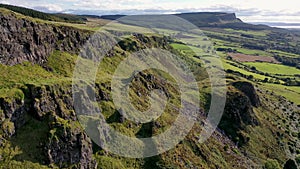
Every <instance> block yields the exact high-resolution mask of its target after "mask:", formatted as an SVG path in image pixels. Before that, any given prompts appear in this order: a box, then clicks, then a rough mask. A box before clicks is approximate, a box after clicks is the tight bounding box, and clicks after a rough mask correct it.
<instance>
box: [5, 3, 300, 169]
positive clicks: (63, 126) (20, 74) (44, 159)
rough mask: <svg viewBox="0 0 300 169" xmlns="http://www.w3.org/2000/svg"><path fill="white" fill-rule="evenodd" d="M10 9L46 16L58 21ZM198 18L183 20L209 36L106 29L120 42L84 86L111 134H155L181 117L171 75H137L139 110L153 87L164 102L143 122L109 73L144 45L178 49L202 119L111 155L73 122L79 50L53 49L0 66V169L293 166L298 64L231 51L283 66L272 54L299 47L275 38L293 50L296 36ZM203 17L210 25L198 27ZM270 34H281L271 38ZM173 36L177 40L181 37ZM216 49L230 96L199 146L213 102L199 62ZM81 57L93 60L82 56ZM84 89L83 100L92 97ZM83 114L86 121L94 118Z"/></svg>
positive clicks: (134, 87) (224, 18) (224, 17)
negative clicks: (124, 104)
mask: <svg viewBox="0 0 300 169" xmlns="http://www.w3.org/2000/svg"><path fill="white" fill-rule="evenodd" d="M10 8H11V10H14V11H15V12H19V13H22V14H24V15H28V16H31V17H38V18H41V19H45V20H53V18H51V17H53V16H55V17H58V15H52V14H51V15H50V14H45V15H44V14H43V13H35V12H34V11H31V10H28V9H23V8H18V7H10ZM31 13H32V14H31ZM199 15H201V14H197V13H195V14H186V15H181V16H183V17H188V18H187V19H189V20H190V21H192V22H195V24H198V26H202V28H203V29H204V33H205V34H206V35H207V36H208V37H206V36H199V35H196V34H193V33H183V32H180V31H176V30H170V31H169V30H166V29H157V30H156V33H158V32H160V31H162V32H163V33H164V36H161V35H156V33H151V34H148V35H140V34H138V31H143V30H144V29H143V28H140V27H135V26H133V25H127V26H126V27H125V28H124V29H122V24H121V23H118V24H114V25H110V27H108V28H106V29H111V30H110V32H112V33H115V34H118V35H120V37H121V36H122V37H125V38H123V39H122V40H121V41H120V42H119V43H118V44H117V45H116V46H115V47H114V49H113V50H112V51H110V52H108V53H107V55H108V56H106V57H104V58H103V61H102V62H101V64H100V65H99V70H98V72H97V74H96V77H95V78H96V79H95V83H96V84H95V88H94V89H90V88H88V91H94V92H95V93H96V100H95V103H94V104H95V105H99V107H100V109H101V113H102V114H103V116H104V118H105V120H106V121H107V123H108V124H109V126H110V127H112V128H113V129H115V130H116V131H118V132H121V133H122V134H124V135H127V136H132V137H137V138H141V137H150V136H153V135H157V134H160V133H162V132H164V131H166V130H167V129H168V128H169V127H170V126H171V125H172V123H173V122H174V120H175V119H176V117H177V115H178V113H179V112H178V108H179V107H180V105H179V103H180V100H181V98H180V91H179V89H178V86H177V85H176V84H174V82H175V80H174V79H173V78H172V77H171V76H170V75H168V74H167V73H166V72H163V71H158V70H152V69H150V70H144V71H142V72H139V73H137V74H135V75H134V78H133V80H132V83H131V85H130V86H129V87H130V91H129V96H130V101H131V103H132V104H133V105H134V106H135V107H136V108H137V109H139V110H141V111H144V110H146V109H147V108H148V107H149V106H150V103H149V94H150V93H151V91H153V90H157V89H158V90H161V91H163V93H164V95H165V96H166V98H167V99H168V102H167V106H166V109H165V110H164V113H163V114H162V116H161V117H159V118H158V119H156V120H155V121H154V122H149V123H146V124H140V123H136V122H133V121H131V120H128V119H126V118H125V117H124V116H123V115H122V110H117V109H116V107H115V105H114V103H113V101H112V96H111V90H112V89H111V80H112V74H113V73H114V72H115V71H116V69H117V67H118V65H119V64H120V63H121V62H122V61H123V60H124V59H125V58H126V57H128V55H130V54H131V53H132V52H135V51H138V50H140V49H144V48H146V47H149V48H152V47H155V48H162V49H165V50H168V51H170V52H172V53H174V54H176V55H178V59H182V60H184V61H185V62H186V63H187V66H188V67H189V68H190V69H191V71H192V72H193V73H194V75H195V77H196V80H197V84H198V86H199V88H200V91H199V93H200V96H199V97H200V99H201V105H200V107H201V111H200V112H198V114H199V117H197V118H199V119H197V120H198V121H199V123H196V124H195V125H194V127H193V128H192V130H191V131H190V133H189V134H188V135H187V136H186V138H185V139H184V140H182V141H180V143H179V144H178V145H177V146H176V147H174V148H173V149H171V150H170V151H167V152H165V153H163V154H160V155H157V156H154V157H150V158H145V159H135V158H125V157H120V156H118V155H115V154H112V153H110V152H108V151H106V150H103V149H102V148H101V147H99V146H98V145H96V143H94V142H92V140H90V138H89V136H87V135H86V134H85V132H84V131H83V128H82V127H83V126H81V125H80V124H79V123H78V117H77V116H76V112H75V111H74V105H73V99H72V88H71V85H72V76H73V71H74V66H75V63H76V60H77V59H78V56H77V54H78V51H77V52H76V51H75V52H74V51H60V50H58V49H56V50H54V51H52V52H51V54H50V55H48V56H45V61H44V62H37V63H30V62H22V63H21V64H16V65H13V66H9V65H4V64H1V65H0V74H1V78H0V123H1V129H0V146H1V148H0V155H1V156H0V167H2V168H93V167H95V166H97V167H98V168H224V169H227V168H238V169H243V168H245V169H247V168H266V169H277V168H282V167H286V168H288V167H291V166H292V167H295V165H297V164H298V165H299V163H300V162H299V154H300V152H299V149H300V147H299V129H300V126H299V119H300V117H299V106H300V100H299V98H300V97H299V96H300V90H299V87H298V86H296V84H297V82H299V76H296V75H297V74H299V71H298V69H296V68H295V65H289V66H290V67H289V66H285V65H281V64H280V63H277V64H271V63H264V62H262V63H257V62H253V63H252V62H250V63H247V62H239V61H237V60H234V59H233V58H232V57H229V54H228V53H242V54H248V55H259V56H260V57H264V56H265V57H274V58H275V59H277V60H278V61H279V62H285V61H283V60H280V59H278V58H277V56H278V54H280V55H282V54H288V53H293V52H294V51H295V52H294V54H293V56H292V57H291V58H294V59H295V60H297V58H298V55H297V50H298V49H286V48H283V47H284V46H285V45H286V44H285V45H282V44H281V43H282V41H281V40H284V41H283V42H286V43H290V46H291V47H290V48H296V45H295V44H296V43H298V42H297V41H289V40H290V39H291V38H290V37H287V36H284V35H288V34H289V32H287V31H286V30H277V29H272V28H269V27H266V26H254V25H249V24H245V23H243V22H241V21H240V20H238V19H237V18H235V16H234V15H233V14H224V13H203V16H202V19H201V18H200V19H199V18H198V16H199ZM179 16H180V15H179ZM44 17H45V18H44ZM59 18H60V17H59ZM26 19H32V18H26ZM97 19H98V18H94V20H93V21H90V23H88V24H82V25H80V27H81V28H80V29H85V30H89V31H95V29H96V28H98V27H99V26H100V25H101V24H103V22H102V20H101V21H97ZM197 19H199V20H200V21H198V20H197ZM54 20H55V18H54ZM32 21H33V22H34V23H35V21H34V20H32ZM57 21H61V20H57ZM208 21H209V22H210V25H209V26H210V28H205V27H203V26H205V24H203V23H205V22H208ZM71 22H72V21H71ZM100 22H101V23H100ZM220 22H222V24H220ZM36 24H38V23H36ZM64 24H65V23H64ZM68 24H70V23H68ZM91 25H92V26H91ZM54 26H55V25H54ZM72 27H77V28H78V24H70V27H68V28H69V29H71V30H72V29H73V28H72ZM76 30H77V29H76ZM154 32H155V31H154ZM168 32H169V34H167V33H168ZM275 33H280V35H281V36H274V34H275ZM167 36H168V37H167ZM294 36H298V35H297V34H295V35H294ZM176 37H177V38H182V39H183V41H182V42H179V41H178V40H177V39H176ZM76 38H78V39H80V38H85V37H80V36H78V37H76ZM172 38H174V39H172ZM282 38H283V39H282ZM279 39H280V40H279ZM295 39H296V38H295ZM210 41H211V42H212V43H210ZM58 43H61V44H63V43H64V41H63V40H61V41H59V42H58ZM65 43H68V41H67V42H65ZM245 44H250V46H249V45H248V46H247V45H245ZM70 46H72V44H71V45H70ZM214 47H215V48H216V49H217V50H218V51H217V52H215V51H214V50H213V48H214ZM275 50H276V51H277V52H276V55H275ZM196 53H197V54H196ZM215 55H219V56H220V57H221V58H220V59H221V60H222V62H223V66H224V69H225V71H226V73H227V74H226V82H227V88H228V92H227V102H226V108H225V112H224V115H223V117H222V119H221V122H220V124H219V126H218V128H217V130H216V131H215V132H214V133H213V135H212V136H211V137H210V138H209V139H208V140H207V141H206V142H205V143H204V144H201V143H199V141H198V140H199V139H200V138H199V134H200V133H201V131H202V130H203V126H204V125H205V124H206V123H207V121H206V120H205V118H206V116H207V112H208V110H209V106H210V104H214V103H210V102H211V84H210V80H209V76H208V74H207V72H206V69H205V66H206V65H207V64H208V63H210V62H214V61H218V59H217V58H216V56H215ZM280 57H281V58H285V57H284V56H280ZM285 59H286V58H285ZM291 60H292V62H293V61H294V60H293V59H291ZM87 62H91V61H90V60H88V59H87ZM284 64H286V63H284ZM277 68H278V69H277ZM287 85H290V86H287ZM76 94H78V93H76ZM84 94H85V95H84V97H88V96H89V94H86V93H84ZM194 94H195V93H190V95H191V96H193V95H194ZM183 99H185V98H183ZM186 101H189V100H186ZM87 120H89V122H91V123H92V124H94V123H93V122H95V121H97V120H96V119H93V118H90V119H87ZM95 127H97V125H95ZM96 164H97V165H96Z"/></svg>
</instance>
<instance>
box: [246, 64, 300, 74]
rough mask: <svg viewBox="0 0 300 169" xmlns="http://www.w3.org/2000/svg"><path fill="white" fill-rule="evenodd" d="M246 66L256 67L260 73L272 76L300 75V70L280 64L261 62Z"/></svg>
mask: <svg viewBox="0 0 300 169" xmlns="http://www.w3.org/2000/svg"><path fill="white" fill-rule="evenodd" d="M245 64H246V65H249V66H254V67H256V69H257V70H259V71H262V72H266V73H271V74H282V75H295V74H300V69H297V68H295V67H290V66H285V65H280V64H273V63H260V62H247V63H245Z"/></svg>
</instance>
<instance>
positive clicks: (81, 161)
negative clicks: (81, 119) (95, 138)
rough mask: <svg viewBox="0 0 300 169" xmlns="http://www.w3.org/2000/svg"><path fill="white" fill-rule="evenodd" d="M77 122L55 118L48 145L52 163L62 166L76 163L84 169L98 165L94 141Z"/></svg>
mask: <svg viewBox="0 0 300 169" xmlns="http://www.w3.org/2000/svg"><path fill="white" fill-rule="evenodd" d="M77 123H78V122H75V121H72V122H68V121H65V120H63V119H60V118H59V117H55V118H54V121H53V122H52V125H51V126H50V128H51V130H50V138H49V141H48V143H47V145H46V152H47V157H48V159H49V163H50V164H56V165H58V166H59V167H60V168H67V167H69V166H70V165H74V164H75V166H76V168H82V169H92V168H95V167H96V162H95V161H94V160H93V158H92V155H93V150H92V142H91V140H90V138H89V137H88V136H87V135H86V134H85V133H84V132H83V130H82V129H81V127H80V125H79V124H77Z"/></svg>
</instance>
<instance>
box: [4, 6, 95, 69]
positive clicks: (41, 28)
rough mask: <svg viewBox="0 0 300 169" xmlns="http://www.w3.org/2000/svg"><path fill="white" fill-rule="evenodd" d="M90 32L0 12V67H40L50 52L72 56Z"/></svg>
mask: <svg viewBox="0 0 300 169" xmlns="http://www.w3.org/2000/svg"><path fill="white" fill-rule="evenodd" d="M90 34H91V32H89V31H83V30H79V29H75V28H72V27H66V26H54V25H51V24H45V23H37V22H34V21H31V20H29V19H24V18H22V19H20V18H18V17H17V16H16V14H14V13H1V12H0V63H2V64H6V65H15V64H18V63H21V62H24V61H30V62H32V63H38V64H42V63H44V62H45V61H46V60H47V57H48V56H49V54H50V53H51V52H52V51H54V50H61V51H69V52H76V51H78V50H79V48H80V46H82V45H83V44H84V43H85V41H86V40H87V39H88V37H89V35H90Z"/></svg>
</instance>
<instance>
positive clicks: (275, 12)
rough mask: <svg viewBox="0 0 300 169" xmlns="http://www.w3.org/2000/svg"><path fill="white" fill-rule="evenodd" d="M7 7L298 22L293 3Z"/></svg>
mask: <svg viewBox="0 0 300 169" xmlns="http://www.w3.org/2000/svg"><path fill="white" fill-rule="evenodd" d="M4 1H5V2H8V3H10V4H14V5H21V6H26V7H31V8H35V9H39V10H43V11H46V12H57V11H62V10H65V11H79V10H81V11H82V10H84V11H107V12H108V13H110V12H111V11H114V12H116V11H117V12H118V13H126V11H130V13H131V14H132V13H133V12H134V11H136V12H139V13H141V12H142V11H143V10H144V11H148V13H149V11H156V12H158V11H162V12H163V13H173V12H176V11H185V12H186V11H194V12H196V11H224V12H235V13H237V16H238V17H240V18H241V19H243V20H245V21H250V22H253V21H286V22H300V13H299V12H298V11H299V8H300V1H296V0H284V1H283V0H272V1H262V0H185V1H180V0H60V1H53V0H44V1H39V0H4ZM53 2H54V3H53Z"/></svg>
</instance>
